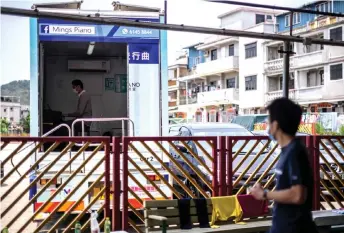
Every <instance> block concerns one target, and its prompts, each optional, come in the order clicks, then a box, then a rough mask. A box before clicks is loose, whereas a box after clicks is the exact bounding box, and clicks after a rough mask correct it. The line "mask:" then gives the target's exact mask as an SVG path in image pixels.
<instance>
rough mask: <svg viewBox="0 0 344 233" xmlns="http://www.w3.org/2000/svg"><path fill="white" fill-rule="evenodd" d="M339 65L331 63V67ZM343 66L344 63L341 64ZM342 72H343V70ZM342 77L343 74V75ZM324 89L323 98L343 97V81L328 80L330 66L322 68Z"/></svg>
mask: <svg viewBox="0 0 344 233" xmlns="http://www.w3.org/2000/svg"><path fill="white" fill-rule="evenodd" d="M335 64H339V63H332V65H335ZM342 64H343V66H344V63H342ZM343 72H344V70H343ZM343 77H344V73H343ZM324 84H325V85H324V88H323V96H324V97H326V98H336V97H342V98H343V97H344V79H340V80H330V66H329V65H327V66H325V67H324Z"/></svg>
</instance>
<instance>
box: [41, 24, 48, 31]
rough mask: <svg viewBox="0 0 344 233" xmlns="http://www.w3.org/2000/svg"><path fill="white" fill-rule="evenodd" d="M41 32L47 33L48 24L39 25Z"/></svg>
mask: <svg viewBox="0 0 344 233" xmlns="http://www.w3.org/2000/svg"><path fill="white" fill-rule="evenodd" d="M41 33H49V25H41Z"/></svg>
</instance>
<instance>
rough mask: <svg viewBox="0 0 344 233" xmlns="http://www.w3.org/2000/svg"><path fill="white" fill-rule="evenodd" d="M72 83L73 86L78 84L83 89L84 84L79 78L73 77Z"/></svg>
mask: <svg viewBox="0 0 344 233" xmlns="http://www.w3.org/2000/svg"><path fill="white" fill-rule="evenodd" d="M72 85H73V86H75V87H76V86H80V87H81V89H84V84H83V83H82V82H81V80H79V79H74V80H73V81H72Z"/></svg>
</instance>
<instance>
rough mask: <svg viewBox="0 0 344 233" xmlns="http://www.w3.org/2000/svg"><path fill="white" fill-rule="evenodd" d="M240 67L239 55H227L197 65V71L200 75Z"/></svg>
mask: <svg viewBox="0 0 344 233" xmlns="http://www.w3.org/2000/svg"><path fill="white" fill-rule="evenodd" d="M238 68H239V59H238V56H231V57H225V58H221V59H218V60H214V61H209V62H204V63H200V64H198V65H197V68H196V71H195V73H196V74H198V75H206V74H214V73H223V72H226V71H230V70H233V69H238Z"/></svg>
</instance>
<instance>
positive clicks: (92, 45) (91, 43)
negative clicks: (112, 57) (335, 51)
mask: <svg viewBox="0 0 344 233" xmlns="http://www.w3.org/2000/svg"><path fill="white" fill-rule="evenodd" d="M95 45H96V42H94V41H92V42H90V44H89V45H88V49H87V55H92V53H93V50H94V46H95Z"/></svg>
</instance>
